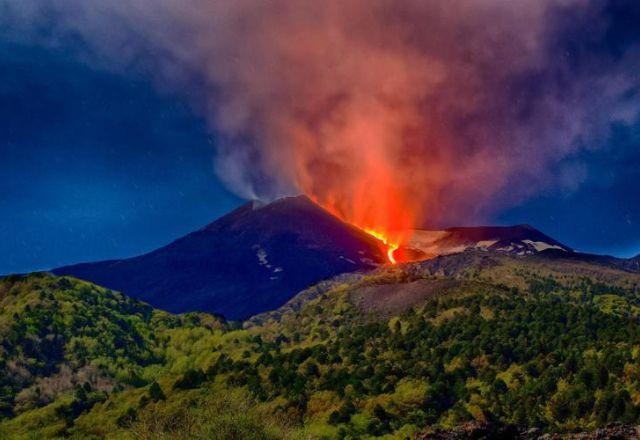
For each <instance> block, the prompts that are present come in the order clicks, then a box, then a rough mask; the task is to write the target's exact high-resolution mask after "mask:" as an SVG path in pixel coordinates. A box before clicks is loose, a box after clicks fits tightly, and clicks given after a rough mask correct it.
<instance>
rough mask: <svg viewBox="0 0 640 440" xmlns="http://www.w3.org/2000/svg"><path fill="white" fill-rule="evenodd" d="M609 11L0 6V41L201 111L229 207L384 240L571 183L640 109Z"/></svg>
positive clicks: (464, 2)
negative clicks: (280, 204)
mask: <svg viewBox="0 0 640 440" xmlns="http://www.w3.org/2000/svg"><path fill="white" fill-rule="evenodd" d="M610 3H611V2H607V1H601V0H595V1H593V0H591V1H590V0H514V1H509V2H505V1H502V0H449V1H446V2H445V1H439V0H432V1H429V0H403V1H401V2H398V1H393V0H325V1H321V2H318V1H313V0H299V1H293V0H111V1H109V2H105V1H103V0H49V1H42V0H0V11H1V14H0V33H1V34H0V35H2V36H3V38H10V39H13V40H17V41H20V40H22V41H28V42H30V43H35V44H43V45H54V46H65V45H69V46H70V47H74V48H75V53H76V54H77V56H79V57H82V58H83V59H85V60H86V62H87V63H90V64H91V65H93V66H96V68H98V67H99V68H105V69H113V70H116V71H119V72H123V73H125V74H126V73H127V72H129V71H135V72H138V73H140V72H142V73H144V74H148V75H152V76H153V78H154V80H155V81H156V82H157V84H158V87H159V88H160V89H161V90H163V91H165V92H169V93H176V94H184V96H185V99H189V100H190V101H191V103H192V105H193V108H194V109H195V110H196V111H198V112H200V113H201V114H203V115H204V116H206V118H207V120H208V121H209V122H210V126H211V130H212V131H213V132H214V133H215V134H216V135H217V137H218V138H219V139H220V142H218V143H217V145H216V152H215V169H216V171H217V173H218V174H219V176H220V177H221V179H222V180H223V181H224V182H225V183H226V184H228V186H229V187H230V188H231V189H233V190H234V191H235V192H236V193H237V194H239V195H241V196H243V197H245V198H248V199H254V198H257V199H263V200H268V199H272V198H275V197H279V196H282V195H287V194H291V193H300V192H302V193H305V194H308V195H310V196H311V197H312V198H313V199H314V200H316V201H318V202H319V203H320V204H322V205H323V206H325V207H327V208H328V209H330V210H331V211H332V212H334V213H336V214H337V215H339V216H341V217H343V218H345V219H346V220H348V221H351V222H353V223H355V224H356V225H358V226H361V227H363V228H366V229H371V230H374V231H382V232H384V233H387V235H388V234H389V233H390V231H395V230H403V229H406V228H408V227H412V226H416V225H423V224H430V225H433V224H447V223H449V224H453V223H471V222H474V221H475V222H478V221H482V220H483V219H485V218H487V216H490V215H492V214H493V213H495V212H496V210H499V209H502V208H504V207H507V206H509V205H511V204H514V203H517V202H519V201H521V200H522V199H523V198H526V197H530V196H531V195H533V194H536V193H538V192H540V191H543V190H546V189H548V188H564V189H567V190H571V189H572V188H575V187H576V186H577V185H579V184H580V182H581V181H582V179H584V178H585V169H584V168H583V167H582V166H581V165H580V163H579V162H577V161H575V160H572V158H574V157H576V155H577V154H578V153H579V152H580V151H581V150H582V149H591V148H598V147H600V146H601V145H603V144H605V143H606V139H607V137H608V136H609V134H610V130H611V127H612V126H615V125H616V124H623V125H627V124H632V123H635V122H636V121H637V119H638V115H639V110H640V108H639V101H638V100H637V99H633V97H634V96H635V94H636V92H637V90H638V87H639V86H640V84H639V83H640V79H639V78H638V75H636V72H638V71H640V70H639V68H640V51H639V49H640V47H639V46H638V44H637V42H636V41H626V40H625V41H622V42H618V43H619V44H618V43H616V44H617V45H616V46H615V47H614V48H613V49H612V47H611V46H612V44H613V43H611V41H610V40H611V33H612V32H613V30H614V28H615V26H616V23H615V18H614V17H613V16H612V15H611V14H610V13H609V11H610ZM617 3H620V2H617ZM629 4H631V3H629ZM398 240H401V238H399V237H395V238H394V241H398Z"/></svg>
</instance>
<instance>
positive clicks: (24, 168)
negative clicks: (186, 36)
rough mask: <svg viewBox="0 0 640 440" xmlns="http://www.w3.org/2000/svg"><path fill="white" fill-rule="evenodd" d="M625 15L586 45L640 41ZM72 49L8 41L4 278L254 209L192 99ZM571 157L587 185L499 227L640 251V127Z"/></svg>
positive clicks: (531, 206)
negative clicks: (227, 174) (235, 189)
mask: <svg viewBox="0 0 640 440" xmlns="http://www.w3.org/2000/svg"><path fill="white" fill-rule="evenodd" d="M639 15H640V14H636V15H635V17H636V18H637V17H638V16H639ZM624 17H626V15H625V14H621V17H619V23H618V24H617V26H618V27H617V28H616V32H615V33H614V34H613V35H612V36H610V38H609V39H608V40H606V41H605V42H600V43H599V45H598V46H597V47H591V48H590V47H587V48H586V50H593V51H609V52H610V53H611V54H615V53H616V52H617V51H618V50H620V45H621V44H629V41H633V42H634V43H635V42H637V41H638V40H639V37H638V35H637V34H638V32H639V31H638V30H637V29H636V28H637V22H634V21H633V20H630V19H627V18H624ZM570 49H571V48H568V49H567V50H570ZM580 50H585V48H584V47H581V48H580ZM69 52H70V51H69V50H66V49H65V47H64V46H60V47H57V48H51V47H48V48H45V47H43V46H39V45H37V44H30V43H28V42H23V43H19V42H2V41H0V216H1V220H0V274H4V273H11V272H26V271H33V270H42V269H48V268H52V267H57V266H61V265H65V264H70V263H76V262H83V261H90V260H100V259H109V258H117V257H127V256H133V255H136V254H139V253H142V252H146V251H149V250H152V249H154V248H156V247H158V246H161V245H163V244H166V243H168V242H170V241H171V240H173V239H175V238H177V237H179V236H181V235H183V234H186V233H188V232H191V231H193V230H194V229H196V228H199V227H201V226H202V225H204V224H207V223H209V222H211V221H212V220H213V219H215V218H216V217H218V216H220V215H222V214H224V213H225V212H227V211H229V210H230V209H232V208H234V207H236V206H238V205H239V204H241V203H244V201H243V200H241V199H240V198H238V197H237V196H235V195H233V194H232V193H231V192H229V191H228V190H227V189H226V188H225V186H224V185H223V184H222V183H221V182H220V181H219V180H218V178H217V177H216V175H215V173H214V165H213V158H214V148H215V145H216V137H215V135H213V134H212V132H211V130H209V129H208V128H207V125H206V122H205V121H204V120H203V119H202V118H200V117H199V116H197V115H196V114H195V113H194V112H193V111H191V109H190V107H189V105H188V103H187V102H186V101H185V100H184V99H182V97H180V96H179V95H178V94H169V93H162V92H159V91H158V88H157V87H155V86H154V84H153V83H152V82H151V80H150V79H149V78H148V77H146V76H145V75H142V74H139V73H131V72H128V73H127V72H124V73H123V72H120V73H114V72H110V71H106V70H104V69H100V68H97V67H96V68H92V67H91V66H90V65H89V64H88V63H86V62H82V61H80V60H79V59H78V58H77V57H74V56H72V55H71V54H70V53H69ZM633 99H638V98H637V97H635V98H633ZM567 160H571V161H573V162H575V163H579V164H581V167H583V170H584V178H583V181H582V182H581V183H580V184H579V185H578V186H577V187H575V188H571V189H567V188H566V187H564V188H562V189H555V188H547V189H544V190H542V191H541V192H539V193H537V195H534V196H533V197H530V198H527V199H526V200H523V201H521V202H520V203H519V204H517V205H516V206H510V207H508V208H505V209H502V210H501V211H500V212H498V213H497V214H496V215H495V217H494V218H493V219H492V220H493V222H494V223H496V224H504V225H506V224H517V223H528V224H531V225H533V226H535V227H537V228H538V229H540V230H542V231H543V232H545V233H547V234H548V235H551V236H552V237H554V238H556V239H557V240H559V241H561V242H564V243H566V244H567V245H569V246H572V247H574V248H576V249H578V250H581V251H587V252H595V253H606V254H612V255H617V256H625V257H626V256H633V255H635V254H638V253H640V185H638V182H639V181H640V124H638V125H636V126H620V127H614V129H613V130H612V134H611V135H610V136H608V137H607V140H606V145H603V146H600V148H597V149H584V150H580V151H578V152H576V154H575V155H573V156H571V157H569V158H567Z"/></svg>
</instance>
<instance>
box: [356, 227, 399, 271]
mask: <svg viewBox="0 0 640 440" xmlns="http://www.w3.org/2000/svg"><path fill="white" fill-rule="evenodd" d="M363 231H364V232H366V233H367V234H369V235H371V236H373V237H375V238H377V239H378V240H380V241H381V242H382V243H384V245H385V246H386V247H387V258H388V259H389V263H391V264H396V263H397V261H396V259H395V257H394V256H393V253H394V252H395V251H396V250H397V249H398V248H399V247H400V245H399V244H398V243H393V242H391V241H390V240H389V238H388V237H387V236H386V235H384V234H383V233H381V232H377V231H374V230H372V229H363Z"/></svg>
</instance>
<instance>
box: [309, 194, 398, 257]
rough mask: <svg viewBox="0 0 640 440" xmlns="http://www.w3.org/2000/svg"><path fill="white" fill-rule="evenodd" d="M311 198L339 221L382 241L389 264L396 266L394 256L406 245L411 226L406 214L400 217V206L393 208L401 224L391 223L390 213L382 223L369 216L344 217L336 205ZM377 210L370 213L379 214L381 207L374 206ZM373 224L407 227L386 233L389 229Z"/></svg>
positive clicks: (371, 210)
mask: <svg viewBox="0 0 640 440" xmlns="http://www.w3.org/2000/svg"><path fill="white" fill-rule="evenodd" d="M310 198H311V199H312V200H313V201H314V202H316V203H318V204H319V205H321V206H322V207H323V208H325V209H326V210H327V211H329V212H330V213H331V214H333V215H335V216H336V217H338V218H339V219H341V220H342V221H344V222H347V223H349V224H351V225H353V226H355V227H357V228H358V229H361V230H362V231H364V232H366V233H367V234H369V235H371V236H372V237H374V238H375V239H377V240H378V241H380V243H381V244H382V245H383V246H384V247H385V248H386V253H387V259H388V260H389V263H391V264H396V263H397V260H396V258H395V256H394V252H395V251H396V250H397V249H398V248H399V247H400V245H401V244H402V243H404V241H405V239H406V238H407V237H406V231H408V228H406V225H408V224H409V220H408V219H409V218H410V217H408V216H407V215H406V214H405V215H398V214H397V213H402V212H403V210H402V209H401V208H400V206H399V205H395V206H393V207H392V208H393V212H395V213H396V216H395V217H396V218H398V219H400V220H399V222H398V221H396V222H391V221H390V220H389V213H385V219H384V220H386V221H385V222H381V221H374V220H373V219H372V217H371V216H370V215H369V216H366V215H365V216H363V215H360V216H353V215H344V214H343V212H342V210H340V209H339V208H337V207H336V205H335V204H333V203H322V202H321V201H320V200H318V198H317V197H314V196H310ZM374 206H375V208H378V210H376V209H370V210H368V212H369V213H370V212H375V213H379V212H380V211H379V205H377V204H375V205H374ZM372 223H375V224H378V225H381V224H385V225H389V224H392V225H396V226H397V225H401V226H405V229H395V228H394V229H390V228H388V229H389V231H390V232H383V231H386V230H387V228H384V227H381V226H379V227H371V226H370V225H371V224H372Z"/></svg>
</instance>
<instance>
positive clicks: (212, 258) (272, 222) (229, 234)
mask: <svg viewBox="0 0 640 440" xmlns="http://www.w3.org/2000/svg"><path fill="white" fill-rule="evenodd" d="M384 261H386V258H385V256H384V249H382V248H381V244H380V243H379V242H378V241H377V240H376V239H374V238H372V237H371V236H369V235H368V234H366V233H364V232H362V231H361V230H359V229H357V228H355V227H353V226H351V225H348V224H346V223H344V222H342V221H341V220H339V219H337V218H336V217H334V216H333V215H331V214H329V213H328V212H327V211H325V210H324V209H322V208H321V207H319V206H318V205H316V204H315V203H313V202H312V201H311V200H309V199H308V198H307V197H304V196H299V197H288V198H284V199H279V200H276V201H275V202H273V203H270V204H267V205H260V204H258V203H256V202H252V203H248V204H246V205H244V206H242V207H240V208H238V209H236V210H235V211H233V212H231V213H229V214H227V215H225V216H223V217H221V218H220V219H218V220H216V221H214V222H213V223H211V224H209V225H208V226H205V227H204V228H202V229H200V230H199V231H196V232H193V233H191V234H189V235H187V236H185V237H183V238H180V239H178V240H176V241H174V242H173V243H171V244H169V245H167V246H165V247H163V248H160V249H158V250H155V251H153V252H150V253H148V254H145V255H141V256H139V257H134V258H129V259H123V260H112V261H102V262H97V263H85V264H78V265H73V266H66V267H61V268H58V269H54V270H53V273H55V274H57V275H72V276H75V277H78V278H81V279H85V280H88V281H91V282H94V283H97V284H100V285H102V286H105V287H108V288H110V289H114V290H119V291H121V292H123V293H125V294H127V295H130V296H133V297H135V298H138V299H141V300H143V301H146V302H148V303H149V304H151V305H153V306H155V307H158V308H161V309H164V310H168V311H171V312H177V313H180V312H187V311H194V310H198V311H206V312H214V313H221V314H223V315H225V316H226V317H227V318H230V319H242V318H247V317H249V316H251V315H253V314H256V313H260V312H264V311H266V310H271V309H274V308H277V307H280V306H281V305H282V304H284V303H285V302H286V301H287V300H289V299H290V298H291V297H292V296H293V295H295V294H296V293H297V292H299V291H300V290H302V289H304V288H306V287H308V286H310V285H311V284H314V283H316V282H318V281H320V280H322V279H325V278H329V277H332V276H334V275H337V274H339V273H343V272H353V271H356V270H360V269H367V268H372V267H374V266H375V265H376V264H378V263H382V262H384Z"/></svg>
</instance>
